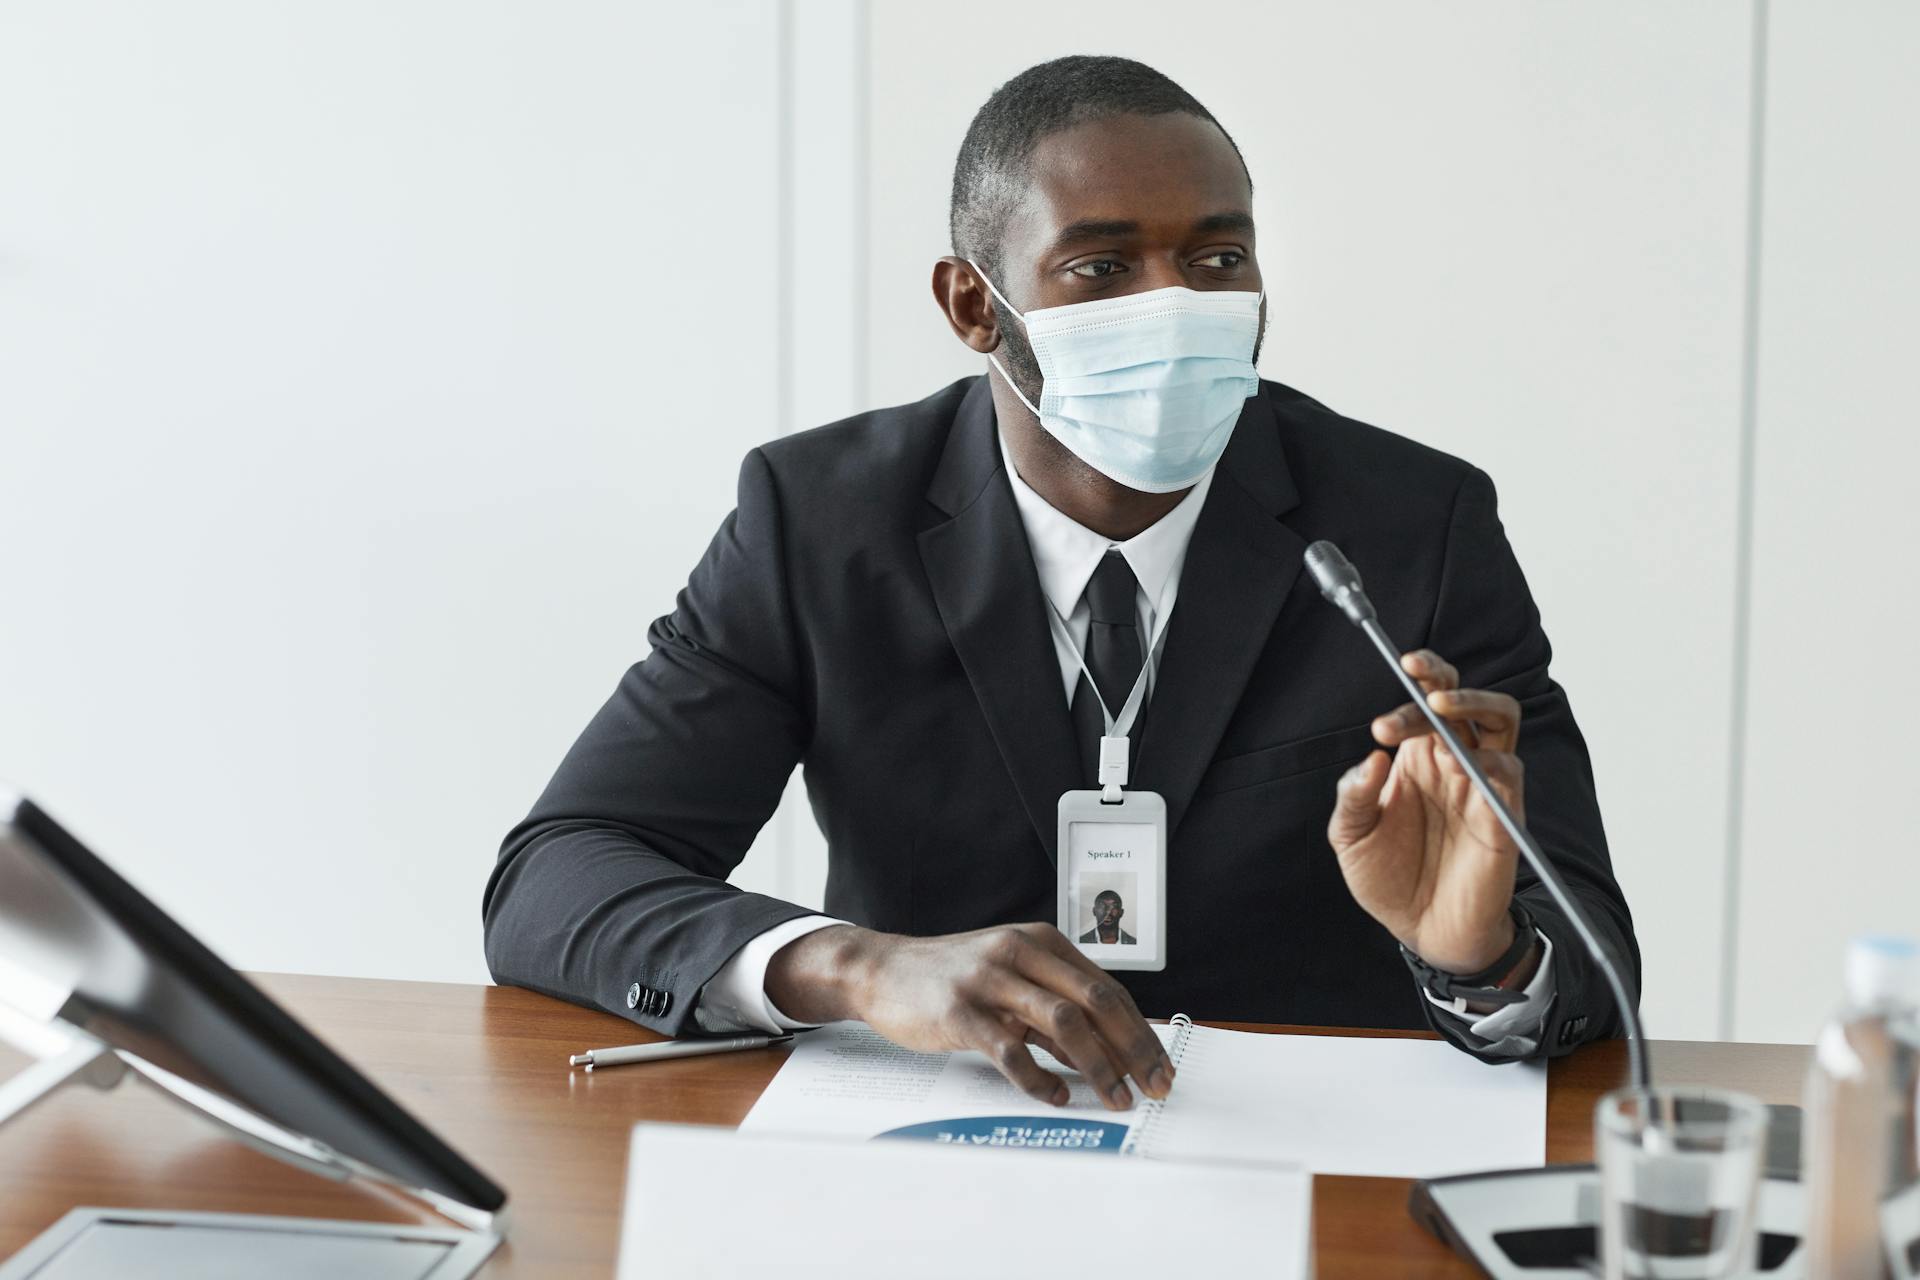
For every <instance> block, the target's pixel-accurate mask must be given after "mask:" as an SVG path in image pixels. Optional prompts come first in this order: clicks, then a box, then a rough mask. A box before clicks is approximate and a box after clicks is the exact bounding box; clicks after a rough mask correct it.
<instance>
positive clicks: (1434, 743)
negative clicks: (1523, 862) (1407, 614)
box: [1327, 649, 1537, 973]
mask: <svg viewBox="0 0 1920 1280" xmlns="http://www.w3.org/2000/svg"><path fill="white" fill-rule="evenodd" d="M1400 662H1401V665H1402V666H1403V667H1404V668H1405V670H1406V672H1407V674H1408V675H1410V676H1412V677H1413V678H1414V679H1415V680H1417V681H1419V683H1420V687H1421V689H1422V690H1423V691H1424V692H1425V693H1426V695H1427V702H1428V705H1429V706H1431V707H1432V708H1433V709H1434V710H1435V711H1437V712H1439V713H1440V715H1441V716H1443V717H1445V719H1446V720H1447V722H1448V724H1449V726H1450V727H1451V728H1452V729H1453V731H1454V734H1455V736H1456V737H1458V738H1459V739H1460V740H1461V741H1462V742H1463V743H1465V744H1466V746H1467V747H1468V749H1469V750H1471V751H1472V752H1473V755H1474V762H1475V763H1476V764H1478V765H1479V766H1480V769H1481V771H1482V772H1483V773H1485V774H1486V775H1487V780H1488V781H1489V782H1491V783H1492V784H1493V786H1494V789H1495V790H1496V791H1497V792H1499V794H1500V798H1501V799H1502V800H1504V801H1505V802H1506V804H1507V807H1508V808H1509V809H1511V810H1512V811H1513V815H1514V817H1515V818H1518V819H1520V820H1521V821H1522V822H1524V821H1525V820H1526V819H1525V808H1524V804H1523V798H1522V785H1521V783H1522V778H1521V765H1520V758H1519V757H1518V756H1517V755H1515V754H1514V749H1515V747H1516V746H1517V745H1518V743H1519V739H1520V704H1519V703H1518V702H1516V701H1515V700H1514V699H1512V698H1510V697H1508V696H1507V695H1506V694H1504V693H1490V692H1487V691H1486V690H1482V689H1462V688H1460V687H1459V686H1460V673H1459V672H1458V671H1456V670H1455V669H1454V668H1453V666H1452V665H1451V664H1450V663H1448V662H1447V661H1446V660H1445V659H1443V658H1442V657H1441V656H1440V655H1439V654H1437V653H1434V652H1433V651H1432V650H1429V649H1421V650H1417V651H1415V652H1413V653H1409V654H1406V655H1404V656H1403V657H1402V658H1401V659H1400ZM1373 738H1374V741H1376V742H1378V743H1379V744H1380V745H1381V746H1382V747H1394V748H1398V750H1397V751H1396V752H1395V754H1394V755H1393V756H1392V757H1391V758H1390V757H1389V756H1388V755H1387V753H1386V752H1385V751H1379V750H1376V751H1374V752H1373V753H1371V754H1370V755H1368V756H1367V758H1366V759H1365V760H1362V761H1361V762H1360V763H1359V764H1357V765H1355V766H1354V767H1353V768H1352V769H1350V770H1349V771H1348V772H1347V773H1346V774H1345V775H1344V776H1343V777H1342V778H1341V779H1340V786H1339V796H1338V799H1337V801H1336V803H1335V805H1334V810H1333V818H1332V820H1331V821H1329V822H1328V824H1327V839H1328V840H1329V841H1331V842H1332V844H1333V850H1334V852H1335V853H1336V854H1337V855H1338V856H1339V858H1340V870H1341V872H1342V874H1344V875H1345V876H1346V880H1347V888H1348V889H1349V890H1350V891H1351V892H1352V893H1353V896H1354V899H1355V900H1356V901H1357V902H1359V904H1360V905H1361V906H1362V907H1363V908H1365V909H1366V911H1367V914H1369V915H1371V916H1372V917H1373V918H1374V919H1375V920H1378V921H1379V922H1380V923H1381V924H1382V925H1384V926H1385V927H1386V928H1387V930H1388V931H1389V932H1391V933H1392V934H1393V936H1394V937H1395V938H1398V939H1399V940H1400V942H1401V943H1402V944H1404V945H1405V946H1406V947H1407V949H1408V950H1410V951H1412V952H1414V953H1415V954H1416V955H1418V956H1419V957H1420V958H1421V959H1422V960H1424V961H1426V962H1427V963H1428V964H1430V965H1432V966H1433V967H1434V968H1436V969H1440V970H1443V971H1444V972H1447V973H1476V972H1478V971H1480V970H1482V969H1484V968H1486V967H1487V966H1488V965H1490V964H1492V963H1493V962H1494V961H1496V960H1498V959H1499V958H1500V956H1501V955H1502V954H1503V953H1504V952H1505V951H1506V949H1507V948H1508V947H1509V946H1511V945H1512V943H1513V918H1512V917H1511V916H1510V915H1508V914H1507V906H1508V903H1509V902H1510V901H1511V900H1512V898H1513V878H1514V868H1515V865H1516V863H1517V860H1518V857H1519V852H1520V851H1519V849H1518V848H1517V847H1515V845H1514V843H1513V841H1512V840H1511V839H1509V838H1508V836H1507V833H1506V830H1505V829H1504V828H1503V827H1501V825H1500V820H1499V818H1498V817H1497V816H1495V814H1494V812H1493V810H1492V809H1490V808H1488V807H1487V804H1486V802H1485V801H1483V800H1482V799H1481V798H1480V795H1479V793H1478V792H1477V791H1476V790H1475V789H1474V786H1473V781H1472V779H1470V778H1468V777H1467V775H1466V771H1465V770H1463V769H1461V767H1460V765H1459V764H1458V762H1456V761H1455V760H1454V758H1453V755H1452V753H1450V752H1449V751H1448V750H1447V748H1446V746H1445V745H1444V744H1443V743H1442V742H1441V741H1440V739H1439V737H1438V736H1437V735H1436V734H1435V733H1434V732H1433V728H1432V726H1431V725H1429V724H1428V723H1427V720H1426V717H1425V716H1423V715H1422V714H1421V711H1420V708H1419V707H1418V706H1416V705H1415V704H1413V703H1411V702H1409V703H1405V704H1404V705H1402V706H1400V707H1398V708H1396V709H1394V710H1393V711H1390V712H1388V713H1387V714H1386V715H1383V716H1381V717H1379V718H1378V719H1376V720H1375V721H1374V722H1373ZM1536 951H1537V948H1536ZM1533 962H1534V957H1533V956H1532V955H1529V956H1528V957H1527V958H1526V959H1524V960H1523V961H1522V962H1521V964H1522V967H1525V966H1527V965H1529V964H1531V963H1533Z"/></svg>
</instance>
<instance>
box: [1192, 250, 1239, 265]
mask: <svg viewBox="0 0 1920 1280" xmlns="http://www.w3.org/2000/svg"><path fill="white" fill-rule="evenodd" d="M1246 260H1247V255H1246V254H1244V253H1236V252H1234V251H1233V250H1232V249H1222V250H1221V251H1220V252H1219V253H1210V254H1208V255H1207V256H1206V257H1204V258H1202V259H1200V265H1201V266H1203V267H1225V268H1228V269H1229V270H1230V269H1232V268H1234V267H1237V266H1239V265H1240V264H1241V263H1243V262H1245V261H1246Z"/></svg>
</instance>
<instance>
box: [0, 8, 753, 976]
mask: <svg viewBox="0 0 1920 1280" xmlns="http://www.w3.org/2000/svg"><path fill="white" fill-rule="evenodd" d="M768 13H769V8H768V6H766V5H764V4H758V3H732V4H703V5H701V6H699V7H698V8H695V9H673V8H670V7H664V8H663V7H660V6H644V7H636V6H630V5H622V4H611V3H607V4H584V5H569V6H565V7H559V8H553V7H547V6H529V5H510V4H493V5H474V4H467V3H451V2H448V3H437V2H436V3H420V4H410V5H403V6H390V5H381V4H372V3H347V4H329V5H322V6H307V7H301V6H292V5H255V4H248V3H238V2H235V3H228V4H213V3H192V4H183V5H171V6H149V5H139V4H104V3H85V4H76V5H55V6H32V5H24V4H21V5H9V6H7V7H6V8H5V9H4V10H0V423H4V427H3V428H0V429H3V430H4V433H5V454H6V464H5V469H4V480H3V481H0V483H3V484H4V498H3V499H0V545H4V546H6V548H7V549H8V555H7V564H8V575H7V576H8V583H7V607H6V609H5V611H4V615H0V672H4V673H5V674H4V677H3V678H0V776H9V777H11V778H12V779H13V780H14V781H15V782H16V784H17V785H19V786H20V787H21V788H22V789H23V790H26V791H28V792H29V793H30V794H34V795H37V796H39V797H41V798H42V800H43V802H44V803H45V804H46V805H47V807H48V808H49V809H50V810H51V811H52V812H54V813H55V814H56V815H60V814H65V815H68V816H69V818H70V820H71V821H72V823H73V825H74V826H75V827H76V828H77V829H78V830H79V831H80V833H81V834H82V835H83V836H84V837H85V838H88V839H90V840H91V841H92V842H94V843H95V845H96V847H97V848H98V849H99V850H100V851H101V852H102V853H103V854H104V855H105V856H107V857H108V858H109V859H110V860H111V861H113V862H114V863H115V865H117V866H118V867H120V868H121V869H122V870H123V871H124V872H126V873H127V874H128V875H129V877H130V878H131V879H133V880H134V881H135V882H136V883H138V884H140V885H141V886H143V887H144V888H146V889H148V890H149V891H150V892H151V893H152V894H153V895H154V896H155V897H156V898H157V899H158V900H159V901H160V902H161V903H162V904H163V905H165V906H167V907H168V908H170V909H172V910H173V911H175V912H176V913H177V914H178V915H179V917H180V918H181V920H182V921H183V922H184V923H185V924H186V925H187V926H188V927H189V928H192V929H194V930H195V931H197V932H199V933H201V934H202V935H203V936H205V937H206V938H207V939H208V940H209V941H210V942H211V943H212V944H213V945H214V946H215V948H216V949H217V950H219V951H221V952H223V953H225V954H226V955H228V956H229V957H231V958H232V959H233V960H234V961H235V962H237V963H240V964H243V965H247V966H250V967H255V968H265V969H293V970H309V971H317V972H328V973H345V974H375V975H386V976H397V977H398V976H404V977H418V978H459V979H481V978H484V977H485V976H486V968H485V964H484V961H483V959H482V956H481V952H480V891H481V887H482V885H483V883H484V881H485V877H486V873H487V871H488V869H489V868H490V867H491V865H492V862H493V858H494V854H495V851H496V849H497V848H498V846H499V843H500V839H501V837H502V836H503V835H504V834H505V832H506V830H507V828H508V827H509V826H510V825H511V824H512V823H513V822H514V821H516V820H517V819H518V818H519V817H520V816H521V815H523V814H524V813H525V812H526V810H527V808H528V806H530V805H531V804H532V802H533V799H534V797H535V795H536V794H537V793H538V791H539V789H540V788H541V787H542V786H543V785H545V782H546V780H547V778H548V776H549V775H550V774H551V772H552V770H553V768H554V766H555V765H556V764H557V763H558V762H559V760H560V757H561V755H562V753H563V752H564V751H565V749H566V747H567V746H568V744H569V743H570V742H571V741H572V740H573V737H574V735H575V734H577V733H578V732H579V730H580V728H581V726H582V725H584V724H585V723H586V720H587V718H588V717H589V716H590V715H591V714H592V712H593V711H594V709H595V708H596V707H598V706H599V704H600V703H601V701H603V700H604V699H605V697H606V696H607V695H608V694H609V693H610V692H611V691H612V689H613V687H614V685H615V682H616V681H617V680H618V678H619V676H620V673H621V672H622V671H623V670H624V669H625V667H626V666H627V664H628V663H630V662H633V661H637V660H638V659H639V658H640V657H642V656H643V655H644V654H645V652H646V642H645V635H646V628H647V625H648V623H649V622H650V621H651V620H652V619H653V618H654V617H655V616H656V615H658V614H660V613H663V612H665V611H667V610H668V609H669V608H671V607H672V602H673V596H674V593H675V592H676V591H677V590H678V589H679V587H680V586H681V585H683V584H684V582H685V580H686V574H687V572H688V570H689V569H690V568H691V566H692V565H693V564H694V563H695V561H696V560H697V559H698V558H699V556H700V554H701V552H702V551H703V550H704V548H705V546H706V544H707V541H708V540H709V538H710V537H711V536H712V534H713V531H714V530H715V528H716V527H718V525H719V522H720V520H721V518H722V517H723V516H724V515H725V514H726V512H727V511H728V510H729V509H730V508H731V507H732V505H733V482H734V477H735V475H736V472H737V469H738V466H739V462H740V458H741V456H742V454H743V453H744V452H745V451H746V450H747V449H748V448H749V447H751V446H752V445H754V444H757V443H759V442H760V441H762V440H765V439H767V438H769V437H770V436H772V435H774V434H776V432H777V426H776V414H775V383H774V378H773V363H772V360H771V355H772V353H773V352H774V350H775V348H776V343H777V337H778V331H779V327H780V317H779V316H778V314H777V313H776V311H775V309H774V308H772V307H771V306H770V305H768V302H769V300H770V299H771V298H772V296H773V295H772V272H771V270H770V265H769V261H770V260H769V257H768V254H767V252H766V246H767V244H768V241H769V227H770V210H771V208H772V207H773V204H774V194H775V190H774V174H775V171H776V165H775V159H776V131H775V127H774V124H775V87H776V77H775V63H776V58H775V55H776V46H775V29H774V26H773V25H772V24H771V23H770V22H768V21H767V16H768ZM716 85H724V86H726V92H724V93H716V92H715V86H716ZM690 113H691V114H697V116H698V119H699V126H700V127H699V128H698V129H690V128H683V127H679V126H678V125H677V124H675V123H673V122H684V121H685V120H686V119H687V118H688V117H689V115H690ZM722 159H723V160H724V162H722ZM742 300H747V302H748V303H749V305H740V303H741V301H742ZM752 865H754V866H755V874H756V875H760V874H764V875H765V876H766V877H767V882H768V883H771V881H772V877H773V876H774V875H775V874H776V871H777V868H776V867H775V866H774V865H773V860H772V859H766V858H761V859H755V860H754V861H753V864H752Z"/></svg>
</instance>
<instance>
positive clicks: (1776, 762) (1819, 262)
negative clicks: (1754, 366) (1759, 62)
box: [1734, 0, 1920, 1039]
mask: <svg viewBox="0 0 1920 1280" xmlns="http://www.w3.org/2000/svg"><path fill="white" fill-rule="evenodd" d="M1768 46H1769V56H1768V59H1767V95H1766V101H1767V124H1766V141H1767V146H1766V163H1765V178H1764V184H1763V187H1764V193H1763V198H1762V204H1761V212H1762V218H1761V222H1762V231H1761V245H1762V253H1761V269H1760V279H1759V285H1760V289H1759V292H1760V302H1761V305H1760V313H1759V314H1760V332H1759V339H1760V346H1759V351H1760V364H1759V373H1760V377H1759V385H1758V391H1759V394H1758V398H1757V407H1758V414H1757V419H1756V423H1755V427H1756V430H1755V440H1754V471H1755V486H1754V521H1753V523H1754V540H1753V631H1752V660H1751V678H1750V681H1749V685H1748V691H1747V699H1748V705H1749V708H1750V710H1749V713H1748V721H1749V732H1748V733H1747V735H1746V743H1745V745H1746V759H1747V771H1746V772H1747V786H1746V792H1745V806H1744V817H1743V827H1744V832H1743V835H1744V839H1743V842H1742V844H1743V858H1742V866H1741V868H1740V879H1739V890H1740V908H1741V909H1740V911H1739V918H1740V921H1741V928H1740V936H1739V938H1738V940H1737V941H1738V950H1737V967H1738V971H1739V972H1740V974H1741V981H1740V983H1739V987H1738V991H1737V993H1736V995H1737V1004H1736V1009H1735V1017H1734V1027H1735V1029H1736V1030H1737V1032H1738V1033H1739V1035H1740V1036H1741V1037H1742V1038H1746V1039H1805V1038H1806V1037H1807V1036H1808V1035H1809V1034H1810V1033H1809V1031H1808V1027H1809V1026H1810V1025H1812V1019H1813V1018H1814V1017H1815V1016H1816V1015H1817V1009H1818V1004H1817V1001H1820V1000H1824V999H1825V998H1826V997H1828V996H1829V995H1830V994H1832V993H1834V992H1836V990H1837V983H1836V982H1835V981H1834V978H1833V975H1834V974H1836V973H1837V972H1838V967H1839V958H1840V955H1841V949H1842V947H1843V946H1844V942H1845V939H1846V938H1847V936H1848V935H1850V934H1852V933H1855V932H1858V931H1860V930H1861V929H1863V928H1875V929H1883V930H1897V931H1902V932H1907V933H1914V932H1920V840H1916V838H1915V835H1914V826H1913V820H1912V811H1911V810H1909V809H1908V808H1907V807H1906V801H1907V799H1908V798H1909V797H1911V796H1912V795H1913V793H1914V783H1913V766H1914V762H1915V753H1914V749H1913V741H1914V729H1913V724H1912V720H1913V716H1912V712H1911V710H1910V704H1911V701H1912V699H1911V698H1909V697H1906V696H1903V693H1902V690H1903V688H1904V687H1905V686H1906V685H1907V682H1908V681H1907V673H1906V671H1905V669H1904V667H1905V663H1904V661H1903V659H1904V654H1903V652H1902V649H1903V643H1904V641H1906V640H1908V639H1910V638H1911V637H1913V636H1914V635H1915V634H1920V598H1916V595H1915V586H1916V581H1920V579H1917V577H1916V573H1915V569H1914V560H1913V557H1914V552H1915V549H1916V548H1917V547H1920V506H1917V505H1916V499H1915V486H1914V477H1915V475H1916V474H1920V419H1917V417H1916V413H1915V410H1914V382H1913V375H1912V368H1913V362H1914V355H1915V353H1916V352H1920V310H1916V306H1915V299H1916V298H1920V243H1916V240H1915V229H1916V228H1920V164H1916V162H1915V158H1914V138H1915V136H1916V126H1920V77H1916V76H1915V74H1914V66H1915V62H1916V59H1917V58H1920V8H1916V7H1914V6H1913V5H1910V4H1900V3H1892V2H1888V0H1878V2H1872V3H1869V2H1867V0H1855V2H1853V3H1848V4H1840V5H1832V4H1815V3H1814V2H1813V0H1793V2H1792V3H1780V4H1777V5H1776V6H1775V11H1774V21H1773V29H1772V32H1771V36H1770V39H1769V41H1768Z"/></svg>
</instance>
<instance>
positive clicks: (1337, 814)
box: [1327, 751, 1391, 852]
mask: <svg viewBox="0 0 1920 1280" xmlns="http://www.w3.org/2000/svg"><path fill="white" fill-rule="evenodd" d="M1390 769H1391V764H1390V761H1389V760H1388V758H1387V753H1386V752H1384V751H1375V752H1372V753H1371V754H1369V755H1368V756H1367V758H1366V759H1365V760H1362V761H1361V762H1360V763H1359V764H1357V765H1355V766H1353V768H1351V769H1349V770H1347V771H1346V773H1344V774H1342V775H1341V777H1340V784H1339V789H1338V791H1337V792H1336V793H1335V796H1334V803H1333V817H1331V818H1329V819H1328V820H1327V840H1328V842H1329V843H1330V844H1332V845H1333V847H1334V851H1335V852H1338V851H1340V850H1342V849H1345V848H1346V847H1347V846H1348V845H1350V844H1352V843H1353V842H1354V841H1356V840H1363V839H1365V838H1366V837H1367V836H1368V835H1369V834H1371V833H1372V831H1373V829H1374V827H1376V826H1378V825H1379V822H1380V792H1381V790H1382V789H1383V788H1384V787H1385V786H1386V785H1387V774H1388V773H1389V772H1390Z"/></svg>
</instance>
